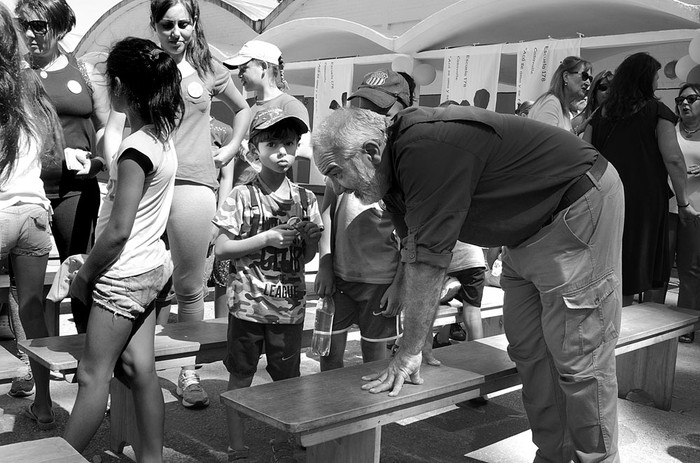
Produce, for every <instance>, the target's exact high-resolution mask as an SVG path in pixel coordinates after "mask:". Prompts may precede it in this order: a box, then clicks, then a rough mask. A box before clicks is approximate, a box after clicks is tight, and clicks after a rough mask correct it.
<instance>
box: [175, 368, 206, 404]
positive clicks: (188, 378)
mask: <svg viewBox="0 0 700 463" xmlns="http://www.w3.org/2000/svg"><path fill="white" fill-rule="evenodd" d="M176 392H177V395H179V396H180V397H182V406H183V407H187V408H205V407H208V406H209V396H208V395H207V393H206V391H205V390H204V389H203V388H202V386H201V385H200V384H199V375H198V374H197V373H195V372H194V370H180V376H179V377H178V378H177V389H176Z"/></svg>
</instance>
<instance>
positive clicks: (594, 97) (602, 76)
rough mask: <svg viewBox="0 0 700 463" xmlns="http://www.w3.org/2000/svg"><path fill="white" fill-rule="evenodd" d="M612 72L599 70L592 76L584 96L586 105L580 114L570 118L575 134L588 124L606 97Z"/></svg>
mask: <svg viewBox="0 0 700 463" xmlns="http://www.w3.org/2000/svg"><path fill="white" fill-rule="evenodd" d="M612 78H613V73H612V72H610V71H601V72H599V73H598V74H596V76H595V77H594V78H593V83H592V84H591V88H589V89H588V95H587V98H586V106H585V107H584V108H583V111H581V113H580V114H577V115H576V117H574V118H573V119H572V120H571V125H572V127H573V132H574V133H575V134H576V135H579V134H582V133H583V132H584V131H585V130H586V127H588V124H589V123H590V122H591V117H593V114H595V113H596V111H598V108H600V106H601V105H602V104H603V103H605V100H607V99H608V90H609V89H610V82H612Z"/></svg>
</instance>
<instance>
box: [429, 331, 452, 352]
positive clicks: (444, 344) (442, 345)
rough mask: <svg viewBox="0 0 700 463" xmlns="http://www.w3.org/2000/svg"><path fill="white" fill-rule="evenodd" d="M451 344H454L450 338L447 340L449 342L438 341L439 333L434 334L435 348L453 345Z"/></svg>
mask: <svg viewBox="0 0 700 463" xmlns="http://www.w3.org/2000/svg"><path fill="white" fill-rule="evenodd" d="M451 345H452V343H451V342H450V340H449V339H448V340H447V342H445V343H442V342H440V341H438V335H437V334H436V335H435V336H433V349H437V348H439V347H445V346H451Z"/></svg>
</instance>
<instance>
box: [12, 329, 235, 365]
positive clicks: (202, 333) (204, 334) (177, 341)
mask: <svg viewBox="0 0 700 463" xmlns="http://www.w3.org/2000/svg"><path fill="white" fill-rule="evenodd" d="M227 330H228V318H226V317H222V318H215V319H210V320H204V321H202V322H185V323H172V324H168V325H165V326H163V327H160V326H157V327H156V336H155V342H154V345H155V356H156V361H161V360H162V361H167V360H169V359H171V358H178V359H182V358H183V357H185V356H186V355H188V354H191V355H193V356H194V357H195V358H196V359H197V360H198V361H201V362H202V363H209V362H213V361H217V360H221V359H222V358H223V354H224V353H225V352H226V333H227ZM18 346H19V348H20V349H21V350H22V351H23V352H26V353H27V354H29V355H30V356H31V357H32V358H34V359H36V360H37V361H38V362H39V363H40V364H41V365H43V366H45V367H46V368H48V369H49V370H52V371H60V372H63V373H72V372H74V371H75V370H76V368H77V367H78V360H79V359H80V357H81V356H82V353H83V349H84V347H85V335H84V334H74V335H70V336H54V337H49V338H38V339H29V340H27V341H21V342H19V343H18ZM178 363H179V365H180V366H182V365H183V363H182V360H179V361H178ZM159 367H160V366H159ZM161 368H163V367H161ZM165 368H167V367H165Z"/></svg>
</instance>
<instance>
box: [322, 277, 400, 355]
mask: <svg viewBox="0 0 700 463" xmlns="http://www.w3.org/2000/svg"><path fill="white" fill-rule="evenodd" d="M388 287H389V285H388V284H382V285H378V284H372V283H356V282H350V281H345V280H342V279H340V278H336V280H335V288H336V291H335V294H333V302H335V315H334V316H333V334H336V333H342V332H347V331H348V330H349V329H350V327H352V325H358V326H359V327H360V335H361V336H362V339H364V340H365V341H367V342H384V341H391V340H395V339H396V338H397V337H398V335H399V333H400V332H401V331H400V328H399V318H398V317H385V316H384V315H382V311H383V310H384V309H382V308H380V307H379V303H380V302H381V300H382V296H384V292H385V291H386V290H387V288H388Z"/></svg>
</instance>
